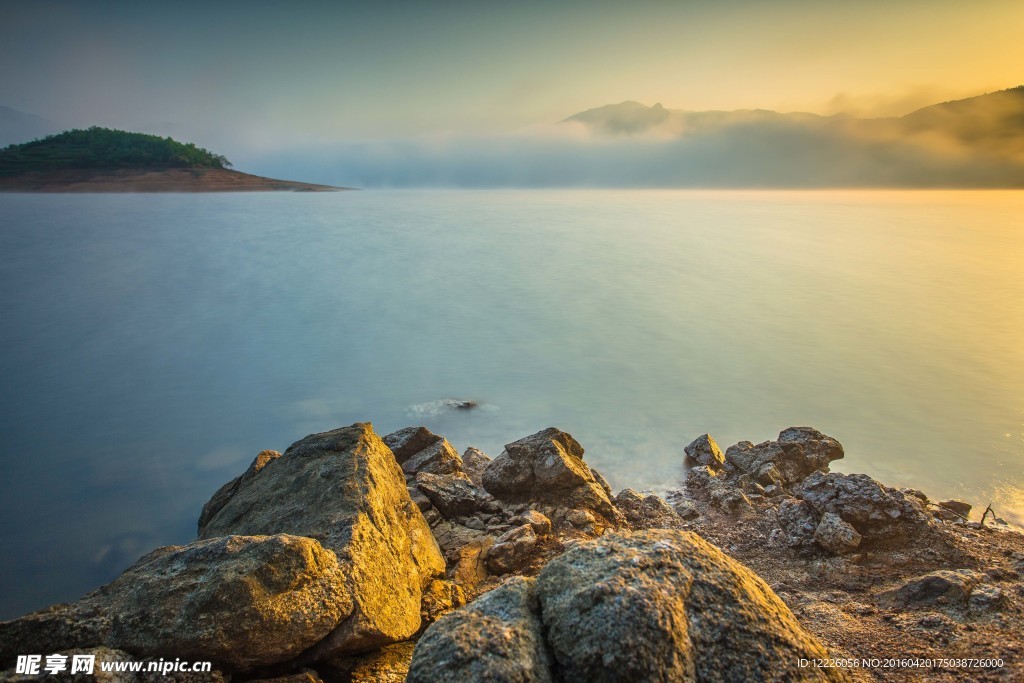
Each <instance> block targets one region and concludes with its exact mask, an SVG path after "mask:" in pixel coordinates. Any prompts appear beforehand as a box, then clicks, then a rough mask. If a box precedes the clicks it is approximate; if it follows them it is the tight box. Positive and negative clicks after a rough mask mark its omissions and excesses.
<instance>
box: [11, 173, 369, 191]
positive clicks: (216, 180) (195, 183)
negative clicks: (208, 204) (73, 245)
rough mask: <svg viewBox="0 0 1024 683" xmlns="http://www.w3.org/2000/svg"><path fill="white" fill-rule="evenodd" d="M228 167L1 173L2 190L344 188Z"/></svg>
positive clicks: (294, 189) (304, 189)
mask: <svg viewBox="0 0 1024 683" xmlns="http://www.w3.org/2000/svg"><path fill="white" fill-rule="evenodd" d="M351 189H352V188H349V187H332V186H330V185H316V184H313V183H302V182H297V181H294V180H278V179H276V178H265V177H263V176H257V175H252V174H250V173H242V172H240V171H233V170H231V169H227V168H144V167H139V168H111V169H103V168H81V169H62V170H56V171H33V172H27V173H20V174H17V175H12V176H0V192H43V193H62V192H69V193H83V192H342V191H344V190H351Z"/></svg>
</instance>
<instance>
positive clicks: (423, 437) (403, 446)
mask: <svg viewBox="0 0 1024 683" xmlns="http://www.w3.org/2000/svg"><path fill="white" fill-rule="evenodd" d="M440 440H441V437H440V436H438V435H437V434H434V433H433V432H432V431H430V430H429V429H427V428H426V427H405V428H404V429H399V430H398V431H397V432H391V433H390V434H388V435H387V436H385V437H384V439H383V441H384V443H385V444H386V445H387V447H388V448H390V449H391V452H392V453H394V455H395V460H397V461H398V464H399V465H401V464H402V463H404V462H405V461H406V460H408V459H409V458H410V457H412V456H413V455H416V454H417V453H419V452H420V451H422V450H424V449H425V448H428V447H429V446H432V445H433V444H435V443H437V442H438V441H440Z"/></svg>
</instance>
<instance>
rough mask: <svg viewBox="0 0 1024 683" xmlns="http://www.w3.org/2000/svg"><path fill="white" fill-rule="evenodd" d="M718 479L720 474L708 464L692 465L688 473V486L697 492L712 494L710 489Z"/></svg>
mask: <svg viewBox="0 0 1024 683" xmlns="http://www.w3.org/2000/svg"><path fill="white" fill-rule="evenodd" d="M718 481H719V479H718V475H716V474H715V472H714V470H712V469H711V468H710V467H708V466H707V465H699V466H697V467H692V468H690V471H689V472H687V473H686V488H687V489H689V490H690V491H693V492H694V493H697V494H705V495H710V491H709V489H710V488H711V487H712V486H714V485H715V484H716V483H718Z"/></svg>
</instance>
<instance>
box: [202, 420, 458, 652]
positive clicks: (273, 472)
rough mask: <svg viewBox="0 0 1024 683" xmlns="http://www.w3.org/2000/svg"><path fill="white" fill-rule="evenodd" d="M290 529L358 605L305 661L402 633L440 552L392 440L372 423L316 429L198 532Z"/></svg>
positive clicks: (416, 618) (415, 616) (416, 614)
mask: <svg viewBox="0 0 1024 683" xmlns="http://www.w3.org/2000/svg"><path fill="white" fill-rule="evenodd" d="M279 533H288V534H295V535H301V536H308V537H311V538H315V539H317V540H318V541H320V543H322V544H323V546H324V547H325V548H328V549H330V550H333V551H334V552H335V553H336V554H337V556H338V559H339V561H340V563H341V566H342V568H343V569H344V571H345V574H346V578H347V579H348V582H349V589H350V593H351V595H352V599H353V601H354V603H355V607H354V609H353V610H352V613H351V615H350V616H349V617H348V618H347V619H345V620H344V621H343V622H342V623H341V624H340V625H338V627H337V629H335V631H334V632H332V633H331V634H330V636H328V637H327V638H325V639H324V640H323V641H322V642H321V643H319V644H317V646H316V647H315V648H313V649H312V650H311V651H310V652H309V653H307V656H306V659H307V660H309V661H312V660H314V659H317V658H321V657H326V656H330V655H332V654H337V653H341V652H353V651H361V650H369V649H373V648H376V647H379V646H380V645H383V644H386V643H389V642H395V641H399V640H404V639H406V638H409V637H410V636H412V635H413V634H414V633H416V631H417V630H418V629H419V626H420V600H421V590H422V588H423V587H424V586H425V585H426V584H427V583H428V582H429V581H430V580H431V579H432V577H434V576H437V575H439V574H441V573H442V572H443V571H444V569H445V563H444V559H443V558H442V557H441V554H440V550H439V549H438V547H437V544H436V542H435V541H434V538H433V535H432V534H431V533H430V528H429V526H428V525H427V523H426V520H424V519H423V515H422V513H421V512H420V510H419V508H418V507H417V506H416V505H415V504H414V503H413V502H412V500H411V499H410V497H409V492H408V491H407V490H406V483H405V479H404V477H403V475H402V472H401V470H400V469H399V467H398V464H397V462H396V461H395V458H394V456H393V454H392V452H391V450H389V449H388V447H387V446H386V445H385V444H384V442H383V441H381V439H380V438H379V437H378V436H377V435H376V434H375V433H374V432H373V428H372V427H371V426H370V425H369V424H355V425H352V426H351V427H344V428H341V429H336V430H333V431H330V432H324V433H321V434H312V435H310V436H307V437H306V438H304V439H302V440H301V441H298V442H296V443H294V444H292V445H291V446H290V447H289V448H288V450H286V451H285V453H284V455H282V456H281V457H280V458H277V459H275V460H272V461H271V462H269V463H267V464H266V465H265V466H264V467H263V469H261V470H260V471H259V472H257V473H256V475H255V476H253V477H252V478H251V479H249V480H248V481H243V482H241V484H240V486H239V487H238V489H237V490H236V491H235V493H234V494H233V495H232V496H231V497H230V499H229V500H228V501H227V502H226V503H225V504H224V505H223V507H222V508H221V509H220V510H219V511H218V512H217V514H216V515H214V516H213V518H212V519H210V520H209V522H208V523H207V524H206V526H205V527H203V528H202V530H201V532H200V538H204V539H205V538H214V537H218V536H226V535H231V534H239V535H257V534H279Z"/></svg>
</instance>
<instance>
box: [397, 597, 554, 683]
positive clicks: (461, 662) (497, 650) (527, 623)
mask: <svg viewBox="0 0 1024 683" xmlns="http://www.w3.org/2000/svg"><path fill="white" fill-rule="evenodd" d="M541 632H542V627H541V622H540V619H539V618H538V617H537V612H536V597H535V596H534V594H533V581H532V580H528V579H523V578H519V577H514V578H512V579H510V580H509V581H507V582H506V583H505V584H504V585H502V586H501V587H500V588H496V589H495V590H492V591H490V592H489V593H485V594H484V595H483V596H481V597H480V598H477V599H476V600H474V601H473V602H471V603H470V604H469V605H467V606H466V607H464V608H463V609H460V610H457V611H455V612H452V613H451V614H448V615H446V616H444V617H442V618H441V619H440V620H439V621H438V622H437V623H435V624H432V625H431V626H430V627H429V628H428V629H427V630H426V632H425V633H424V634H423V636H422V637H421V638H420V640H419V642H418V643H417V644H416V649H415V650H414V651H413V656H412V662H411V663H410V665H409V676H408V678H407V679H406V681H407V682H408V683H466V682H467V681H489V682H490V683H554V681H555V678H554V677H553V676H552V674H551V662H550V659H549V658H548V654H547V651H546V648H545V646H544V639H543V637H542V636H541Z"/></svg>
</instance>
